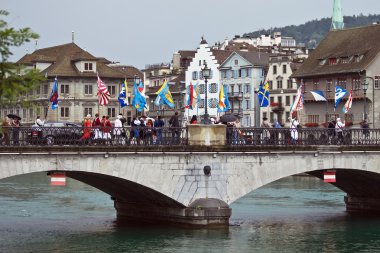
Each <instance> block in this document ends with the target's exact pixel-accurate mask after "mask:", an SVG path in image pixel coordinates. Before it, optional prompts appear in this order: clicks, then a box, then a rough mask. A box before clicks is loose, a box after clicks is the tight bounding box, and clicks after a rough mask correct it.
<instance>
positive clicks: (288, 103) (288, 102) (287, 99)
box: [285, 96, 290, 106]
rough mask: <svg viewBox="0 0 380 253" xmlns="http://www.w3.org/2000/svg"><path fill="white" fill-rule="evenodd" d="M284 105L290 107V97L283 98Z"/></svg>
mask: <svg viewBox="0 0 380 253" xmlns="http://www.w3.org/2000/svg"><path fill="white" fill-rule="evenodd" d="M285 105H287V106H290V96H286V97H285Z"/></svg>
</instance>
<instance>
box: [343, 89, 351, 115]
mask: <svg viewBox="0 0 380 253" xmlns="http://www.w3.org/2000/svg"><path fill="white" fill-rule="evenodd" d="M351 106H352V90H350V96H349V97H348V99H347V102H346V104H345V105H344V107H343V112H344V113H348V111H349V110H350V109H351Z"/></svg>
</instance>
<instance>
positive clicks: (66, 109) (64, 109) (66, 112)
mask: <svg viewBox="0 0 380 253" xmlns="http://www.w3.org/2000/svg"><path fill="white" fill-rule="evenodd" d="M61 117H62V118H68V117H70V108H69V107H61Z"/></svg>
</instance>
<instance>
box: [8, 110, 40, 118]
mask: <svg viewBox="0 0 380 253" xmlns="http://www.w3.org/2000/svg"><path fill="white" fill-rule="evenodd" d="M5 114H6V113H5ZM32 118H34V114H33V109H32V108H30V109H29V119H32Z"/></svg>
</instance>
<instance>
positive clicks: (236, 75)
mask: <svg viewBox="0 0 380 253" xmlns="http://www.w3.org/2000/svg"><path fill="white" fill-rule="evenodd" d="M238 77H239V71H238V70H234V78H238Z"/></svg>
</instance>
